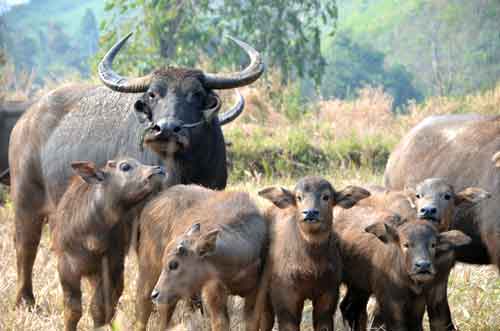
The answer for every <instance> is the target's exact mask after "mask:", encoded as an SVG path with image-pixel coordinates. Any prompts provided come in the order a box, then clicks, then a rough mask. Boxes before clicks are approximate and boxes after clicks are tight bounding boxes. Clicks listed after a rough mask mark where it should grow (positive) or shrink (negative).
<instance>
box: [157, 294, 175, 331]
mask: <svg viewBox="0 0 500 331" xmlns="http://www.w3.org/2000/svg"><path fill="white" fill-rule="evenodd" d="M176 306H177V301H174V302H170V303H168V304H164V305H159V306H158V312H159V313H160V330H167V328H168V326H169V324H170V321H171V320H172V316H174V312H175V307H176Z"/></svg>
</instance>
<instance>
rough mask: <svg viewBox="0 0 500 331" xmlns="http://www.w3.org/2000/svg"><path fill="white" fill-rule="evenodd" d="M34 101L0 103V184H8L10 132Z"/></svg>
mask: <svg viewBox="0 0 500 331" xmlns="http://www.w3.org/2000/svg"><path fill="white" fill-rule="evenodd" d="M33 103H34V101H31V100H29V101H9V102H5V101H4V102H1V103H0V183H1V184H4V185H8V184H9V178H8V176H7V175H8V172H7V171H6V170H7V168H8V167H9V158H8V155H9V140H10V132H11V131H12V128H13V127H14V125H15V124H16V122H17V120H18V119H19V117H21V115H22V114H23V113H24V111H25V110H26V109H28V108H29V107H30V106H31V105H32V104H33Z"/></svg>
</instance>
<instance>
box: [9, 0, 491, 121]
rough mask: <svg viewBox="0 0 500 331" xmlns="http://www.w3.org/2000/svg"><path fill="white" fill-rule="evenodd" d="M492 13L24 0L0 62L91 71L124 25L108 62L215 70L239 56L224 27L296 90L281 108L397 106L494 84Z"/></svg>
mask: <svg viewBox="0 0 500 331" xmlns="http://www.w3.org/2000/svg"><path fill="white" fill-rule="evenodd" d="M499 22H500V2H498V0H477V1H468V0H450V1H427V0H406V1H399V0H337V1H331V0H328V1H327V0H308V1H297V0H290V1H278V0H273V1H267V2H265V3H262V2H261V1H257V0H222V1H207V0H200V1H188V2H182V1H170V0H157V1H142V0H106V1H101V0H88V1H71V0H32V1H30V2H29V3H28V4H25V5H20V6H14V7H13V8H12V9H11V10H10V11H8V12H5V13H4V14H3V15H2V16H0V49H1V51H0V70H2V69H1V68H2V66H5V63H7V62H10V63H14V65H15V68H16V72H18V73H19V72H21V71H26V72H28V73H29V72H31V71H32V70H34V72H35V76H34V80H35V84H34V85H33V86H34V87H37V86H38V87H39V86H41V85H43V84H44V83H45V82H46V81H61V80H63V79H66V80H67V79H68V77H69V79H72V78H73V77H82V78H84V79H88V78H95V69H96V64H97V62H98V60H99V58H100V57H101V56H102V55H103V54H104V52H105V51H106V50H107V49H108V48H109V46H110V45H111V44H113V43H114V42H115V41H116V40H117V38H118V37H120V36H123V35H124V34H125V33H126V32H128V31H133V32H135V34H134V37H133V38H132V40H131V42H130V43H129V45H128V46H127V47H126V49H124V51H123V54H121V55H120V56H119V57H118V59H117V63H116V66H117V69H118V70H120V71H121V72H123V73H127V74H130V75H136V74H143V73H145V72H148V71H150V70H151V69H153V68H156V67H158V66H162V65H167V64H176V65H186V66H201V67H203V68H204V69H209V70H223V69H229V68H230V67H233V66H235V64H243V62H244V61H245V58H243V57H242V54H241V52H239V51H238V49H237V48H236V47H234V46H233V45H231V44H230V41H227V40H225V39H224V38H221V37H222V36H223V35H224V34H230V35H234V36H238V37H240V38H242V39H243V40H246V41H248V42H249V43H251V44H252V45H254V46H255V47H257V48H258V49H260V50H262V51H263V52H264V54H265V55H266V62H267V64H268V68H270V69H272V70H273V71H279V73H280V77H281V83H282V84H283V85H284V86H288V85H289V86H291V87H293V89H297V90H298V91H299V95H298V98H297V99H296V102H295V104H294V105H293V107H292V108H291V109H283V110H284V111H286V112H287V114H288V115H290V114H291V113H293V114H294V115H293V116H299V117H300V116H302V115H303V114H304V113H305V112H306V111H307V107H305V105H306V104H307V103H309V102H311V101H314V100H317V99H329V98H337V99H342V100H353V99H355V98H356V97H357V96H358V95H357V92H358V91H360V90H361V89H362V88H364V87H366V86H372V87H375V88H377V87H381V88H382V89H383V90H384V91H385V92H386V93H388V94H390V95H391V96H392V98H393V102H392V111H400V112H405V111H407V108H408V104H411V103H412V102H413V101H412V100H414V101H416V102H417V103H420V102H423V101H424V100H425V99H426V98H427V97H430V96H464V95H467V94H471V93H475V92H477V91H484V90H487V89H491V88H493V87H494V86H495V85H496V84H497V81H498V78H499V77H500V32H499V31H500V29H499V27H500V24H499ZM276 99H279V97H278V96H276V97H274V100H275V101H276ZM288 115H287V116H288Z"/></svg>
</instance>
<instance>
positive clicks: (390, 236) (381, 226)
mask: <svg viewBox="0 0 500 331" xmlns="http://www.w3.org/2000/svg"><path fill="white" fill-rule="evenodd" d="M365 231H366V232H368V233H371V234H374V235H375V236H376V237H377V238H378V239H380V240H381V241H382V242H384V243H386V244H388V243H390V242H398V241H399V235H398V232H397V231H396V229H395V228H394V227H393V226H392V225H389V224H387V223H385V222H378V223H375V224H372V225H369V226H367V227H366V228H365Z"/></svg>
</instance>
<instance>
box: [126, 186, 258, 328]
mask: <svg viewBox="0 0 500 331" xmlns="http://www.w3.org/2000/svg"><path fill="white" fill-rule="evenodd" d="M267 242H268V223H267V221H266V220H265V219H264V217H263V216H262V215H261V213H260V211H259V209H258V208H257V207H256V205H255V204H254V202H253V201H252V200H251V199H250V197H249V195H248V194H246V193H241V192H217V191H211V190H208V189H205V188H202V187H199V186H195V185H188V186H186V185H176V186H173V187H171V188H169V189H168V190H166V191H164V192H163V193H162V194H161V195H159V196H158V197H156V198H155V199H154V200H153V201H151V202H150V203H148V205H147V206H146V207H145V209H144V211H143V212H142V214H141V219H140V239H139V252H138V253H139V279H138V288H137V305H136V314H137V325H136V329H137V330H145V329H146V326H147V323H148V319H149V316H150V314H151V310H152V303H151V299H152V300H153V302H155V303H156V304H157V305H158V309H159V311H160V315H161V322H160V324H161V325H160V329H161V330H165V329H166V328H167V326H168V324H169V322H170V320H171V318H172V314H173V313H174V310H175V307H176V304H177V302H178V301H179V300H180V299H188V300H189V299H190V298H192V297H195V296H197V295H198V294H199V293H201V294H202V299H203V302H204V304H205V305H204V308H205V310H207V311H208V314H209V316H210V320H211V326H212V330H214V331H222V330H229V318H228V313H227V303H226V302H227V297H228V295H238V296H241V297H243V298H245V308H244V313H245V320H246V324H247V328H249V327H250V322H251V320H250V319H251V317H253V308H254V306H255V298H256V294H257V290H258V284H259V281H260V274H261V269H262V265H263V258H264V257H265V250H266V247H267Z"/></svg>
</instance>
